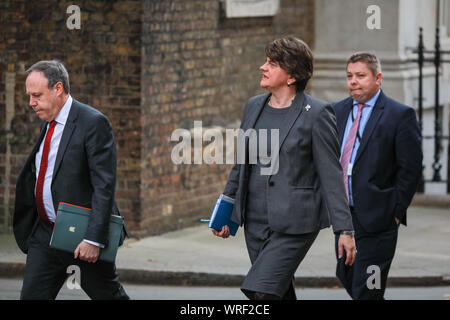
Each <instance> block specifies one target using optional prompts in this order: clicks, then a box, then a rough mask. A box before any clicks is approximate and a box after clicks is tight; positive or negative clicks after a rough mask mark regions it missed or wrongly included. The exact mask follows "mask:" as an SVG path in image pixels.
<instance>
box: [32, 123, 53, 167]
mask: <svg viewBox="0 0 450 320" xmlns="http://www.w3.org/2000/svg"><path fill="white" fill-rule="evenodd" d="M47 123H48V122H47V121H43V122H42V123H41V132H40V134H39V139H38V141H37V142H36V144H35V145H34V147H33V150H32V151H31V153H30V158H29V160H28V161H29V163H30V166H31V168H30V169H31V172H33V173H34V174H35V173H36V154H37V153H38V151H39V148H40V146H41V143H42V140H44V137H45V133H46V132H47Z"/></svg>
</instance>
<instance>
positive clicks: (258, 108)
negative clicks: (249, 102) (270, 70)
mask: <svg viewBox="0 0 450 320" xmlns="http://www.w3.org/2000/svg"><path fill="white" fill-rule="evenodd" d="M269 97H270V94H267V95H266V96H264V97H263V98H261V99H259V100H258V101H257V102H256V103H255V104H254V105H253V106H252V107H251V109H252V111H253V112H252V113H250V115H249V118H248V124H246V125H244V126H243V129H244V130H247V129H249V128H254V127H255V124H256V120H258V118H259V115H260V114H261V112H262V110H263V108H264V106H265V105H266V103H267V101H268V100H269Z"/></svg>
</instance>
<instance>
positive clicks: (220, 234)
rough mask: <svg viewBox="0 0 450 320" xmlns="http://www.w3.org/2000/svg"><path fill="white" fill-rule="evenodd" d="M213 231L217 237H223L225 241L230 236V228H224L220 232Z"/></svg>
mask: <svg viewBox="0 0 450 320" xmlns="http://www.w3.org/2000/svg"><path fill="white" fill-rule="evenodd" d="M211 231H212V233H213V234H214V235H215V236H217V237H222V238H224V239H225V238H228V237H229V236H230V228H229V227H228V226H223V227H222V230H221V231H220V232H219V231H217V230H215V229H211Z"/></svg>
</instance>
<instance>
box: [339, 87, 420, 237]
mask: <svg viewBox="0 0 450 320" xmlns="http://www.w3.org/2000/svg"><path fill="white" fill-rule="evenodd" d="M333 107H334V109H335V112H336V120H337V128H338V135H339V136H338V137H339V142H340V144H341V145H342V140H343V137H344V132H345V126H346V123H347V119H348V116H349V114H350V111H351V110H352V107H353V99H352V98H351V97H348V98H347V99H344V100H342V101H339V102H336V103H334V104H333ZM422 157H423V156H422V148H421V134H420V130H419V126H418V123H417V119H416V114H415V112H414V109H412V108H411V107H408V106H406V105H403V104H401V103H399V102H397V101H395V100H393V99H391V98H389V97H387V96H386V95H384V93H383V92H382V91H381V93H380V95H379V97H378V100H377V101H376V103H375V106H374V109H373V110H372V114H371V115H370V118H369V120H368V122H367V125H366V127H365V129H364V132H363V135H362V139H361V144H360V146H359V149H358V151H357V154H356V158H355V161H354V164H353V172H352V195H353V203H354V210H355V215H356V218H357V219H358V221H359V223H360V224H361V226H362V227H363V228H364V229H365V231H367V232H379V231H382V230H385V229H387V228H389V227H390V226H392V223H394V218H395V217H397V218H398V219H399V220H400V221H401V222H402V223H403V224H404V225H406V210H407V208H408V206H409V205H410V203H411V200H412V198H413V196H414V193H415V192H416V189H417V185H418V183H419V180H420V176H421V172H422Z"/></svg>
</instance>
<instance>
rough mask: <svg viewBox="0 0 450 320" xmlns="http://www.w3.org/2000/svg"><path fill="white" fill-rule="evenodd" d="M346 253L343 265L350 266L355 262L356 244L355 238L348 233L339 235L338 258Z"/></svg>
mask: <svg viewBox="0 0 450 320" xmlns="http://www.w3.org/2000/svg"><path fill="white" fill-rule="evenodd" d="M344 250H345V254H346V259H345V265H348V266H351V265H352V264H353V262H355V257H356V245H355V239H354V238H353V237H352V236H350V235H345V234H341V235H339V241H338V258H339V259H340V258H342V257H343V255H344Z"/></svg>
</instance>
